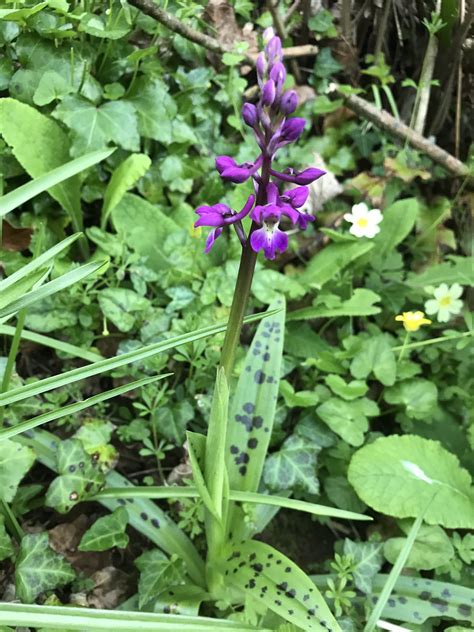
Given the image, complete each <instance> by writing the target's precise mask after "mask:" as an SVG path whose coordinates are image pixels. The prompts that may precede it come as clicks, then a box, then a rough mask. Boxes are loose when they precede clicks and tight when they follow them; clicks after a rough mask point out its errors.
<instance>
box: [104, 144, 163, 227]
mask: <svg viewBox="0 0 474 632" xmlns="http://www.w3.org/2000/svg"><path fill="white" fill-rule="evenodd" d="M150 165H151V160H150V158H149V157H148V156H147V155H146V154H132V155H131V156H128V158H126V159H125V160H124V161H123V162H122V163H121V164H120V165H119V166H118V167H117V168H116V169H115V171H114V172H113V174H112V177H111V179H110V182H109V184H108V185H107V188H106V189H105V193H104V203H103V206H102V219H101V226H102V228H105V225H106V224H107V220H108V217H109V215H110V213H111V212H112V211H113V210H114V208H115V207H116V206H117V204H118V203H119V202H120V200H121V199H122V198H123V196H124V195H125V193H126V192H127V191H128V190H129V189H131V188H133V187H134V186H135V184H136V183H137V182H138V180H139V179H140V178H141V177H142V176H144V175H145V173H146V172H147V171H148V169H149V168H150Z"/></svg>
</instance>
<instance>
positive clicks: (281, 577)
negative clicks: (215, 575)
mask: <svg viewBox="0 0 474 632" xmlns="http://www.w3.org/2000/svg"><path fill="white" fill-rule="evenodd" d="M223 573H224V577H225V581H226V583H227V584H229V585H230V586H232V587H233V588H239V589H240V590H242V591H244V592H248V593H249V594H251V596H252V597H253V598H254V599H256V600H257V601H259V602H260V603H262V604H263V605H265V606H266V607H267V608H269V609H270V610H272V611H273V612H275V613H276V614H278V615H279V616H281V617H282V618H283V619H285V620H287V621H289V622H290V623H293V624H294V625H297V626H299V627H300V628H302V629H303V630H306V631H308V632H310V631H313V630H315V631H316V632H340V627H339V625H338V623H337V621H336V620H335V618H334V617H333V615H332V613H331V611H330V610H329V608H328V606H327V604H326V602H325V601H324V599H323V597H322V595H321V593H320V592H319V590H318V589H317V588H316V586H315V585H314V583H313V582H312V581H311V579H310V578H309V577H308V576H307V575H306V574H305V573H304V572H303V571H302V570H301V569H300V568H299V567H298V566H297V565H296V564H295V563H294V562H292V561H291V560H290V559H289V558H288V557H286V556H285V555H283V554H282V553H280V552H279V551H277V550H276V549H274V548H273V547H271V546H270V545H268V544H265V543H264V542H257V541H251V540H249V541H247V542H244V543H242V544H241V545H237V546H235V548H234V549H233V550H232V551H231V553H230V554H229V556H228V558H227V560H226V561H225V563H224V564H223Z"/></svg>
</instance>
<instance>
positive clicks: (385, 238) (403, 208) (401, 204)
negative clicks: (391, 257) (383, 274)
mask: <svg viewBox="0 0 474 632" xmlns="http://www.w3.org/2000/svg"><path fill="white" fill-rule="evenodd" d="M419 212H420V204H419V202H418V200H417V199H416V198H406V199H405V200H397V201H396V202H394V203H393V204H391V205H390V206H389V207H388V208H386V209H385V210H384V212H383V220H382V222H381V224H380V233H379V234H378V235H376V236H375V237H374V243H375V245H376V250H375V257H374V259H373V265H374V267H378V265H379V262H380V261H383V260H384V259H385V257H386V256H387V255H388V253H389V252H390V251H391V250H393V249H394V248H395V246H397V245H398V244H399V243H400V242H402V241H403V240H404V239H405V237H406V236H407V235H408V234H409V233H410V232H411V231H412V230H413V227H414V225H415V222H416V218H417V217H418V213H419Z"/></svg>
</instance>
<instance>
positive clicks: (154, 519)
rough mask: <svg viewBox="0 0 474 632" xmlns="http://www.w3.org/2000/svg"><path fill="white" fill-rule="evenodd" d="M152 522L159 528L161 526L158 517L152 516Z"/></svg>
mask: <svg viewBox="0 0 474 632" xmlns="http://www.w3.org/2000/svg"><path fill="white" fill-rule="evenodd" d="M151 524H152V525H153V526H154V527H155V528H156V529H158V528H159V527H160V521H159V520H158V519H157V518H152V519H151Z"/></svg>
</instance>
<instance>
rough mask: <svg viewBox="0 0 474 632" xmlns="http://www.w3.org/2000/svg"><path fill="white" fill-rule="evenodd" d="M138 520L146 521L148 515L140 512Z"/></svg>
mask: <svg viewBox="0 0 474 632" xmlns="http://www.w3.org/2000/svg"><path fill="white" fill-rule="evenodd" d="M140 518H141V519H142V520H148V514H146V513H145V512H144V511H142V513H141V514H140Z"/></svg>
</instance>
